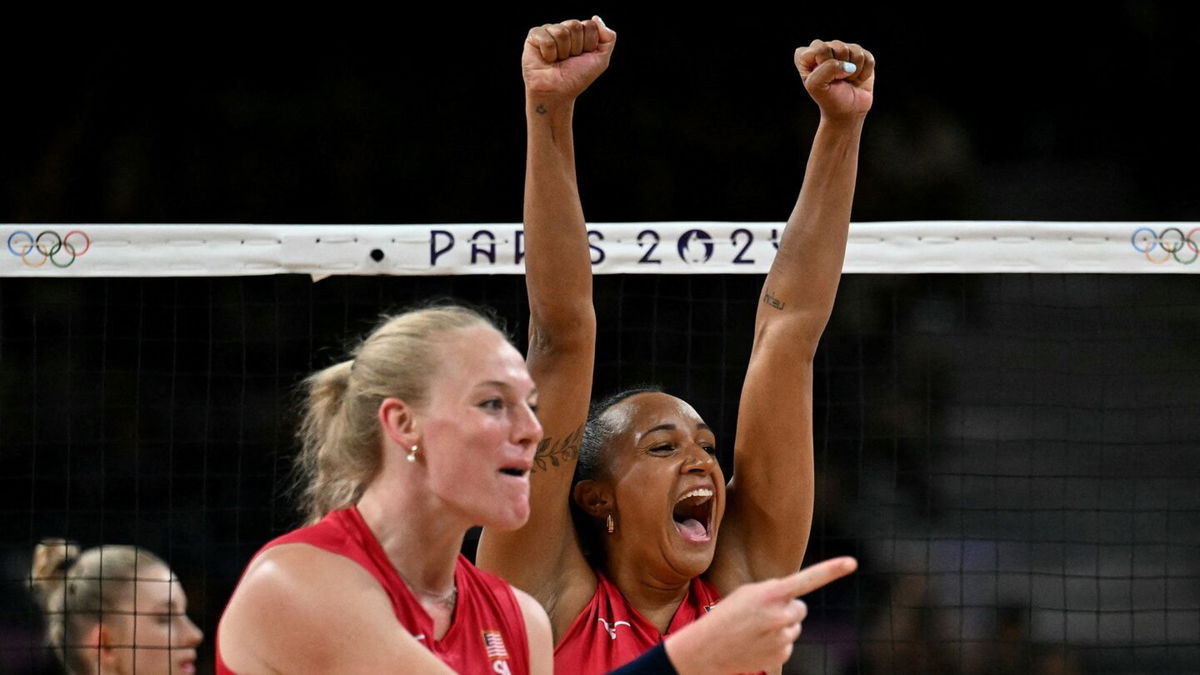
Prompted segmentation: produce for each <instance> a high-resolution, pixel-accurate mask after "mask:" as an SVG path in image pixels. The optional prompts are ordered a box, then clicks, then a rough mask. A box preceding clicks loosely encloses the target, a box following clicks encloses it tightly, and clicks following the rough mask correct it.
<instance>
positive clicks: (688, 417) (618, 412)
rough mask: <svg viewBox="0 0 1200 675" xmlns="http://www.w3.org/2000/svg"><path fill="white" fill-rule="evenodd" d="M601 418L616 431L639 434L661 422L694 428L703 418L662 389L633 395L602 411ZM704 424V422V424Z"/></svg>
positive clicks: (693, 409) (702, 422)
mask: <svg viewBox="0 0 1200 675" xmlns="http://www.w3.org/2000/svg"><path fill="white" fill-rule="evenodd" d="M604 421H605V422H607V423H608V424H611V425H613V428H614V429H616V430H617V431H618V433H620V434H632V435H633V437H634V440H635V441H636V440H637V439H638V438H640V437H641V436H643V435H645V434H647V433H649V432H651V431H652V430H654V429H657V428H660V427H663V426H665V425H674V426H675V427H677V428H683V429H689V430H690V429H695V428H696V427H699V426H701V425H704V420H703V419H702V418H701V417H700V414H699V413H697V412H696V409H695V408H693V407H692V406H691V404H689V403H688V402H687V401H684V400H683V399H680V398H676V397H674V396H671V395H670V394H664V393H662V392H646V393H642V394H635V395H633V396H630V397H629V398H627V399H625V400H623V401H621V402H620V403H617V404H616V405H614V406H612V407H611V408H609V409H608V411H607V412H605V413H604ZM704 426H707V425H704Z"/></svg>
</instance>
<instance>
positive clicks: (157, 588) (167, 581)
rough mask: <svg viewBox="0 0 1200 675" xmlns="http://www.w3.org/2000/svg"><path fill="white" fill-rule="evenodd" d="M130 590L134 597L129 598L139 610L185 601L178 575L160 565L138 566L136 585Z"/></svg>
mask: <svg viewBox="0 0 1200 675" xmlns="http://www.w3.org/2000/svg"><path fill="white" fill-rule="evenodd" d="M132 592H133V593H134V597H133V598H130V600H131V601H132V602H133V604H134V606H135V607H136V608H137V609H139V610H147V611H149V610H150V609H153V608H155V607H161V606H163V605H169V604H171V603H175V604H179V603H181V602H184V601H185V596H184V594H183V586H182V585H181V584H180V583H179V577H177V576H175V574H174V573H173V572H172V571H171V570H169V569H167V568H166V567H164V566H162V565H150V566H146V567H139V568H138V571H137V583H136V587H135V588H134V589H133V590H132Z"/></svg>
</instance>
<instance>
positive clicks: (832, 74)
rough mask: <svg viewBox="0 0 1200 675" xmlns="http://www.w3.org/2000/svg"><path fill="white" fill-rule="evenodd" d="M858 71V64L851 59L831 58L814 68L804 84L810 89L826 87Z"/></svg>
mask: <svg viewBox="0 0 1200 675" xmlns="http://www.w3.org/2000/svg"><path fill="white" fill-rule="evenodd" d="M857 71H858V66H856V65H854V63H853V62H851V61H839V60H837V59H829V60H827V61H825V62H823V63H821V65H819V66H817V67H816V68H814V69H813V71H812V72H811V73H809V75H808V77H806V78H805V79H804V86H805V88H806V89H808V90H809V91H813V90H814V89H826V88H828V87H829V85H831V84H833V83H834V82H835V81H837V80H844V79H846V78H847V77H850V76H851V75H853V74H854V73H855V72H857Z"/></svg>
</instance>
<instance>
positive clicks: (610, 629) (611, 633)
mask: <svg viewBox="0 0 1200 675" xmlns="http://www.w3.org/2000/svg"><path fill="white" fill-rule="evenodd" d="M596 620H597V621H599V622H600V623H601V624H603V625H604V631H605V632H606V633H608V637H609V638H611V639H613V640H616V639H617V626H625V627H627V628H633V626H632V625H631V624H630V623H629V622H628V621H614V622H613V623H612V625H611V626H610V625H608V622H607V621H605V620H604V619H596Z"/></svg>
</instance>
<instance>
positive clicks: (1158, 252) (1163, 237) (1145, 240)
mask: <svg viewBox="0 0 1200 675" xmlns="http://www.w3.org/2000/svg"><path fill="white" fill-rule="evenodd" d="M1197 235H1200V227H1196V228H1193V229H1192V231H1191V232H1188V233H1187V234H1184V233H1183V230H1181V229H1179V228H1178V227H1168V228H1167V229H1165V230H1163V231H1162V232H1158V233H1156V232H1155V231H1154V230H1152V229H1150V228H1148V227H1139V228H1138V229H1136V230H1134V231H1133V237H1131V239H1130V240H1131V241H1132V243H1133V248H1134V250H1136V251H1137V252H1138V253H1141V254H1143V255H1145V256H1146V260H1149V261H1150V262H1152V263H1155V264H1158V265H1161V264H1162V263H1165V262H1167V261H1168V260H1170V259H1172V258H1174V259H1175V262H1177V263H1182V264H1184V265H1191V264H1192V263H1194V262H1196V258H1197V257H1200V237H1197Z"/></svg>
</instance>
